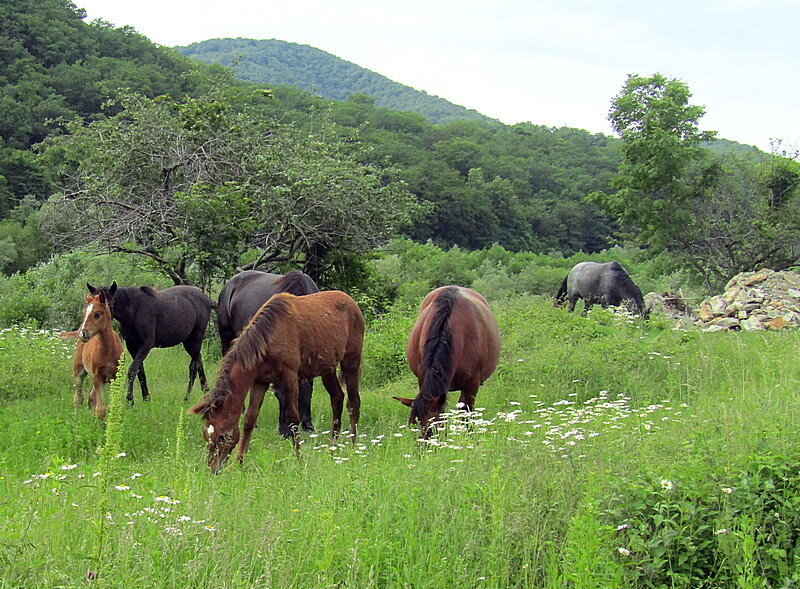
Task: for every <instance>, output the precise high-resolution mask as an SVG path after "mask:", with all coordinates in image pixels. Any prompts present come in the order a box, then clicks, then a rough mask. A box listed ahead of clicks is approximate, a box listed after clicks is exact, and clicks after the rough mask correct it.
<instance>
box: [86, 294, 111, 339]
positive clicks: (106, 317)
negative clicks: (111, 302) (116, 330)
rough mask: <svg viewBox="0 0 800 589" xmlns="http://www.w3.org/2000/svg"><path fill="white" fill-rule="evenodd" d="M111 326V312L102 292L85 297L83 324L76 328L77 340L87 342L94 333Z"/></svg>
mask: <svg viewBox="0 0 800 589" xmlns="http://www.w3.org/2000/svg"><path fill="white" fill-rule="evenodd" d="M110 325H111V310H110V309H109V308H108V301H107V299H106V295H105V293H104V292H103V291H99V292H98V293H97V294H95V295H91V294H87V295H86V308H84V310H83V322H82V323H81V326H80V327H79V328H78V338H79V339H80V340H81V341H82V342H88V341H89V340H90V339H91V338H92V336H94V335H95V334H96V333H99V332H101V331H103V330H104V329H107V328H108V327H109V326H110Z"/></svg>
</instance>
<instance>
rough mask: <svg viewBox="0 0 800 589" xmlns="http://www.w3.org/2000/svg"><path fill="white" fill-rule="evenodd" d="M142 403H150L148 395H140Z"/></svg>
mask: <svg viewBox="0 0 800 589" xmlns="http://www.w3.org/2000/svg"><path fill="white" fill-rule="evenodd" d="M184 400H185V399H184ZM142 401H144V402H145V403H149V402H150V395H142Z"/></svg>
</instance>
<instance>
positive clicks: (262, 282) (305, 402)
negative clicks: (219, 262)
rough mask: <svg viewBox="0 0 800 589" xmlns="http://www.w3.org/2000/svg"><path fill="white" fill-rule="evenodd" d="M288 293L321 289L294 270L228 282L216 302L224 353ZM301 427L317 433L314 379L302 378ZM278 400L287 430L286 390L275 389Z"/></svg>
mask: <svg viewBox="0 0 800 589" xmlns="http://www.w3.org/2000/svg"><path fill="white" fill-rule="evenodd" d="M279 292H289V293H292V294H293V295H297V296H302V295H307V294H313V293H315V292H319V288H318V287H317V285H316V284H315V283H314V281H313V280H311V277H310V276H308V275H307V274H303V273H302V272H300V271H299V270H292V271H291V272H287V273H286V274H269V273H267V272H259V271H258V270H245V271H244V272H239V273H238V274H236V275H235V276H233V278H231V279H230V280H228V282H226V283H225V286H223V287H222V291H220V293H219V299H217V327H218V328H219V338H220V340H222V354H223V355H225V354H227V353H228V350H229V349H230V348H231V344H232V343H233V340H234V339H236V337H237V336H238V335H239V334H240V333H242V330H243V329H244V328H245V327H247V324H248V323H250V320H251V319H252V318H253V316H254V315H255V314H256V313H258V310H259V309H260V308H261V306H262V305H263V304H264V303H266V302H267V301H268V300H269V298H270V297H271V296H272V295H275V294H278V293H279ZM299 387H300V396H299V399H298V404H299V407H300V424H301V425H302V426H303V429H304V430H306V431H314V424H313V422H312V421H311V393H312V392H313V387H314V380H313V379H310V378H304V379H301V380H300V382H299ZM275 397H276V398H277V399H278V427H284V428H285V427H286V426H285V424H286V404H285V403H284V400H283V397H284V395H283V391H282V390H281V389H280V388H278V387H275Z"/></svg>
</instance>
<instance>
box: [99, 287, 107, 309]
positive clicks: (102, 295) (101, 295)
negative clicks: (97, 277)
mask: <svg viewBox="0 0 800 589" xmlns="http://www.w3.org/2000/svg"><path fill="white" fill-rule="evenodd" d="M97 300H99V301H100V304H101V305H105V303H106V291H104V290H102V289H101V290H100V292H98V293H97Z"/></svg>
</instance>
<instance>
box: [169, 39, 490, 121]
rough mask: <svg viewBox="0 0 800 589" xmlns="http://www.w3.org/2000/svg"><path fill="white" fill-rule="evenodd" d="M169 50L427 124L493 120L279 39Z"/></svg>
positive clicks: (262, 81) (245, 76)
mask: <svg viewBox="0 0 800 589" xmlns="http://www.w3.org/2000/svg"><path fill="white" fill-rule="evenodd" d="M173 49H175V50H176V51H178V52H180V53H182V54H184V55H186V56H188V57H192V58H195V59H199V60H201V61H204V62H206V63H217V64H220V65H224V66H229V67H231V68H232V69H233V71H234V75H235V76H236V77H237V78H240V79H242V80H247V81H250V82H255V83H258V84H269V85H281V84H286V85H291V86H296V87H298V88H300V89H302V90H305V91H307V92H314V93H317V94H319V95H320V96H321V97H322V98H325V99H328V100H346V99H347V98H348V97H350V96H352V95H354V94H364V95H367V96H371V97H372V98H374V99H375V104H376V106H381V107H385V108H390V109H392V110H400V111H408V112H417V113H420V114H422V115H424V116H425V117H426V118H428V120H429V121H431V122H432V123H446V122H450V121H454V120H463V119H477V120H493V119H491V117H487V116H486V115H484V114H482V113H479V112H478V111H476V110H474V109H468V108H466V107H464V106H460V105H457V104H454V103H452V102H450V101H449V100H447V99H445V98H442V97H440V96H436V95H433V94H429V93H428V92H426V91H425V90H417V89H415V88H413V87H411V86H408V85H406V84H402V83H400V82H396V81H394V80H392V79H390V78H388V77H387V76H384V75H383V74H380V73H377V72H374V71H372V70H369V69H367V68H364V67H361V66H360V65H358V64H355V63H353V62H350V61H347V60H345V59H342V58H341V57H338V56H336V55H334V54H332V53H329V52H327V51H324V50H322V49H318V48H316V47H313V46H311V45H304V44H300V43H293V42H291V41H283V40H280V39H247V38H244V37H236V38H233V37H227V38H218V39H207V40H205V41H200V42H198V43H191V44H189V45H185V46H178V47H174V48H173Z"/></svg>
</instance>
